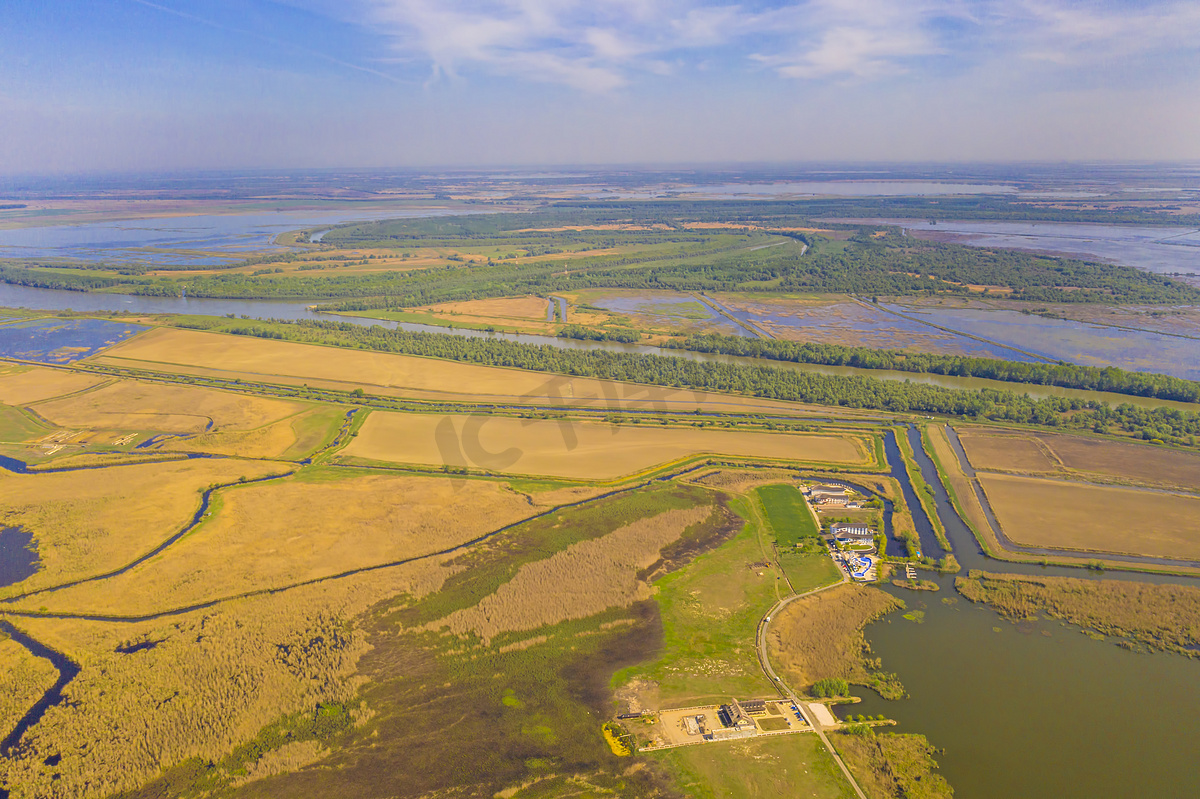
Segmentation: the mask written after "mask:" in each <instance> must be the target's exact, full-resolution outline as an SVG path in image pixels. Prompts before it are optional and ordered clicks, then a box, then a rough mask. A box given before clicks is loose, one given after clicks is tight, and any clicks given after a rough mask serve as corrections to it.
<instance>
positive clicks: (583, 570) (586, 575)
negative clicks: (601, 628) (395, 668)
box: [429, 505, 713, 644]
mask: <svg viewBox="0 0 1200 799" xmlns="http://www.w3.org/2000/svg"><path fill="white" fill-rule="evenodd" d="M712 511H713V508H712V506H711V505H704V506H700V507H695V508H688V509H686V510H670V511H666V512H665V513H660V514H658V515H657V516H652V517H649V518H645V519H639V520H637V521H636V522H633V523H632V524H629V525H626V526H624V527H621V528H619V529H617V530H614V531H613V532H611V533H609V534H608V535H606V536H602V537H601V538H596V539H592V540H588V541H580V542H578V543H575V544H572V545H571V546H569V547H567V548H566V549H564V550H562V551H561V552H556V553H555V554H554V555H552V556H550V557H549V558H546V559H545V560H539V561H534V562H532V563H526V564H525V565H523V566H521V567H520V568H519V569H518V570H517V573H516V575H514V576H513V578H512V579H511V580H509V581H508V582H507V583H504V584H503V585H501V586H500V587H499V588H498V589H497V590H496V592H495V593H493V594H490V595H488V596H486V597H484V598H483V599H482V600H480V602H479V604H478V605H476V606H474V607H471V608H466V609H463V610H459V611H455V612H454V613H452V614H451V615H450V616H448V617H446V618H445V619H442V620H440V621H437V622H433V623H431V624H430V625H429V627H430V628H432V629H437V628H440V627H442V626H445V627H449V629H450V631H451V632H452V633H455V634H457V635H465V634H467V633H474V634H475V635H478V636H479V637H480V638H482V639H483V642H484V644H488V643H490V641H491V639H492V638H494V637H495V636H496V635H498V634H500V633H502V632H517V631H525V630H536V629H537V628H539V627H544V626H547V625H551V624H557V623H558V622H561V621H568V620H571V619H583V618H587V617H588V616H592V615H595V614H597V613H599V612H601V611H602V610H606V609H608V608H610V607H628V606H629V605H631V604H633V603H634V602H637V601H640V600H644V599H649V598H650V584H649V583H647V582H646V581H645V580H641V579H639V578H638V572H640V571H642V570H643V569H645V568H647V567H648V566H651V565H652V564H654V563H655V562H656V561H657V560H658V559H659V553H660V551H661V550H662V548H663V547H665V546H666V545H667V544H670V543H671V542H673V541H675V540H677V539H678V538H679V536H681V535H682V534H683V531H684V530H686V529H687V528H688V527H689V526H690V525H693V524H696V523H698V522H701V521H703V520H704V519H706V518H708V516H709V515H710V514H711V513H712Z"/></svg>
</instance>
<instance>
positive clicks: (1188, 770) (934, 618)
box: [846, 431, 1200, 799]
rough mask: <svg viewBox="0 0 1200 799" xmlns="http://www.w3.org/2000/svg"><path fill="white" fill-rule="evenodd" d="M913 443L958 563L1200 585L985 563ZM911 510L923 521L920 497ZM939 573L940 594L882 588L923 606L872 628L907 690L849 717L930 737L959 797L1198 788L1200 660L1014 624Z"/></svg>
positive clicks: (1049, 797)
mask: <svg viewBox="0 0 1200 799" xmlns="http://www.w3.org/2000/svg"><path fill="white" fill-rule="evenodd" d="M910 441H911V442H912V443H914V445H915V447H916V460H917V463H918V466H919V467H920V468H921V471H922V472H923V473H924V475H925V479H926V481H927V482H929V483H930V484H931V485H932V486H933V488H934V495H935V497H936V504H937V507H938V515H939V516H940V517H941V518H942V521H943V523H944V524H945V526H946V532H947V535H948V537H949V539H950V543H951V545H952V546H953V548H954V550H955V554H956V555H957V557H958V559H959V562H960V563H962V564H963V566H964V568H965V569H987V570H989V571H992V572H999V573H1003V572H1006V571H1007V572H1021V573H1035V574H1036V573H1043V574H1053V575H1062V576H1071V577H1080V578H1085V579H1124V580H1140V581H1145V582H1156V583H1157V582H1184V583H1187V584H1192V585H1195V584H1196V581H1195V580H1191V581H1189V580H1187V579H1186V578H1171V577H1164V576H1159V575H1142V574H1130V573H1125V574H1122V573H1117V572H1113V573H1110V574H1104V575H1101V574H1097V573H1095V572H1088V571H1086V570H1082V569H1067V568H1054V567H1050V568H1043V567H1040V566H1035V565H1029V564H1006V563H1003V562H1000V561H994V560H991V559H989V558H987V557H985V556H984V555H983V554H982V553H981V552H980V550H979V547H978V545H977V544H976V543H975V541H974V539H973V538H972V537H971V534H970V533H969V532H968V531H967V529H966V527H965V526H964V525H963V523H962V521H961V520H960V519H959V518H958V517H957V515H955V514H954V511H953V509H952V508H950V506H949V503H948V501H947V498H946V496H945V491H944V490H943V488H942V486H941V484H940V483H939V482H938V479H937V474H936V472H934V471H933V465H932V463H931V462H930V461H929V459H928V457H926V456H925V454H924V452H922V451H921V449H920V440H919V439H916V438H915V436H914V435H913V434H912V432H911V431H910ZM914 516H916V517H918V524H920V523H921V522H923V521H924V519H923V517H924V514H923V513H922V512H921V511H920V510H919V508H918V509H917V510H916V512H915V513H914ZM923 576H926V575H923ZM937 582H938V583H939V585H941V589H942V590H941V591H939V592H937V593H930V592H913V591H908V590H905V589H897V588H891V587H889V588H888V589H886V590H888V591H889V592H890V593H892V594H894V595H895V596H898V597H900V598H901V599H903V600H904V601H905V602H906V603H907V604H908V607H909V609H913V610H922V611H924V614H925V615H924V619H923V622H922V623H920V624H918V623H915V622H912V621H908V620H906V619H904V618H902V614H901V613H892V614H890V615H889V616H887V617H886V618H884V619H883V620H881V621H879V622H876V623H875V624H872V625H870V626H868V627H867V629H866V638H867V642H868V643H869V644H870V645H871V648H872V650H874V654H875V656H877V657H879V658H881V659H882V661H883V669H884V671H892V672H895V673H896V674H898V675H899V677H900V680H901V682H903V683H904V686H905V688H907V689H908V692H909V694H910V698H908V699H903V700H900V701H896V702H889V701H886V700H884V699H881V698H879V697H878V696H876V695H874V694H870V693H869V692H866V695H864V696H863V700H864V701H863V702H862V704H859V705H855V706H854V707H853V709H852V710H853V713H854V714H855V715H857V714H859V713H864V714H867V715H876V714H880V713H882V714H884V715H886V716H888V717H889V718H893V719H896V720H897V721H898V722H900V724H899V726H898V727H897V728H895V729H896V731H899V732H919V733H923V734H924V735H926V736H927V737H928V738H929V741H930V743H932V744H933V745H934V746H936V747H939V748H941V749H943V750H944V752H943V753H942V754H941V755H940V756H938V757H937V760H938V762H939V763H940V764H941V767H942V774H943V775H944V776H945V777H946V779H948V780H949V781H950V784H951V785H953V786H954V788H955V792H956V794H955V795H956V796H958V797H960V799H993V798H994V799H1015V798H1016V797H1021V798H1022V799H1026V798H1028V799H1043V798H1044V799H1068V798H1072V797H1089V798H1090V797H1122V798H1124V797H1155V798H1156V799H1157V798H1158V797H1172V798H1173V797H1191V796H1200V756H1198V754H1197V753H1198V752H1200V659H1193V658H1187V657H1184V656H1182V655H1174V654H1153V655H1150V654H1137V653H1134V652H1130V651H1128V650H1125V649H1122V648H1121V647H1119V646H1117V644H1116V643H1115V642H1113V641H1108V640H1104V641H1097V640H1094V639H1091V638H1089V637H1087V636H1086V635H1084V634H1083V633H1082V632H1080V630H1079V629H1078V628H1076V627H1072V626H1068V625H1064V624H1061V623H1059V622H1057V621H1054V620H1052V619H1041V620H1039V621H1037V622H1034V623H1021V624H1012V623H1010V622H1008V621H1005V620H1003V619H1001V618H1000V617H999V615H998V614H996V613H995V612H994V611H993V610H991V609H990V608H988V607H986V606H983V605H975V604H973V603H971V602H969V601H968V600H966V599H964V598H963V597H961V596H959V595H958V593H957V592H956V591H955V590H954V580H953V578H951V577H943V578H939V579H938V580H937ZM943 600H951V601H950V602H944V601H943ZM864 691H865V689H864ZM846 710H847V711H848V712H849V711H850V710H851V708H846Z"/></svg>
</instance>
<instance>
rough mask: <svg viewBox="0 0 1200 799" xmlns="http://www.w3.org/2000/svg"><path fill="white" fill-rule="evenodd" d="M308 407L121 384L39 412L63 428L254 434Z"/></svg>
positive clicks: (209, 391)
mask: <svg viewBox="0 0 1200 799" xmlns="http://www.w3.org/2000/svg"><path fill="white" fill-rule="evenodd" d="M304 408H305V406H304V405H300V404H297V403H294V402H286V401H284V400H277V399H267V398H264V397H254V396H248V395H245V394H236V393H232V392H228V391H217V390H215V389H209V388H197V387H194V386H180V385H165V384H162V383H147V382H143V381H140V380H121V381H118V382H116V383H114V384H112V385H108V386H104V387H103V388H99V389H96V390H95V391H89V392H87V393H84V394H78V395H76V396H73V397H68V398H65V399H60V400H52V401H50V402H43V403H41V404H39V405H38V406H37V412H38V413H39V414H41V415H42V416H44V417H45V418H47V419H49V420H50V421H52V422H54V423H55V424H58V425H61V426H63V427H105V428H112V429H118V430H155V431H163V432H171V433H196V432H200V431H203V430H204V429H205V428H206V427H208V425H209V424H210V423H211V424H212V429H213V430H215V431H219V430H225V429H232V430H241V431H245V430H253V429H255V428H258V427H262V426H264V425H267V424H270V423H272V422H276V421H279V420H280V419H283V418H285V417H287V416H291V415H293V414H296V413H299V412H300V411H302V410H304Z"/></svg>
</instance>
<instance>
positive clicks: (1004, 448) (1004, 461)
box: [958, 429, 1059, 472]
mask: <svg viewBox="0 0 1200 799" xmlns="http://www.w3.org/2000/svg"><path fill="white" fill-rule="evenodd" d="M958 437H959V439H960V440H961V441H962V445H963V449H964V450H966V453H967V458H968V459H969V460H970V461H971V465H972V466H974V467H975V468H976V469H999V470H1001V471H1012V472H1052V471H1055V470H1056V469H1057V468H1058V467H1059V464H1058V462H1057V461H1056V460H1055V459H1054V458H1053V457H1052V456H1051V455H1050V454H1049V451H1048V450H1047V448H1046V447H1045V445H1044V444H1042V442H1041V441H1039V440H1038V439H1037V438H1035V437H1033V436H1024V435H1019V434H1004V433H999V434H992V433H982V432H979V431H976V430H969V429H967V430H964V429H960V430H958Z"/></svg>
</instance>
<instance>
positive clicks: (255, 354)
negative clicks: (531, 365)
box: [95, 328, 829, 415]
mask: <svg viewBox="0 0 1200 799" xmlns="http://www.w3.org/2000/svg"><path fill="white" fill-rule="evenodd" d="M95 362H96V363H100V364H106V365H110V366H118V367H121V368H132V369H145V370H151V371H164V372H171V373H175V374H186V375H207V376H216V377H221V378H224V379H238V380H242V381H243V382H246V383H255V382H267V383H275V384H283V385H309V386H313V387H317V388H328V389H333V390H338V391H353V390H354V389H356V388H361V389H363V390H364V391H367V392H369V393H373V394H379V395H383V396H403V397H414V398H421V399H437V400H453V401H471V402H493V401H494V402H503V403H513V402H516V403H539V404H545V403H546V402H547V401H549V402H550V403H552V404H562V405H579V406H581V407H588V408H595V409H599V410H606V409H609V408H610V402H611V403H619V407H620V408H625V409H629V410H649V411H656V410H669V409H682V410H688V411H692V410H695V409H696V408H704V409H707V410H713V411H720V410H727V411H739V412H747V413H749V412H756V411H759V410H762V411H766V410H773V411H777V412H782V413H792V414H797V415H801V414H804V413H808V412H814V413H821V414H828V413H829V409H828V408H820V407H818V406H805V405H798V404H795V403H787V402H777V401H773V400H763V399H756V398H753V397H736V396H730V395H721V394H703V393H698V392H694V391H690V390H686V391H685V390H679V389H670V388H660V387H657V386H646V385H635V384H630V383H611V382H602V381H598V380H592V379H590V378H575V377H564V376H561V375H552V374H546V373H542V372H528V371H523V370H520V369H504V368H499V367H491V366H477V365H475V364H466V363H456V362H453V361H441V360H436V359H433V358H418V357H415V356H410V355H391V354H388V353H383V352H368V351H364V350H354V349H342V348H337V347H325V346H318V345H315V344H296V343H293V342H286V341H271V340H268V339H261V338H255V337H251V336H234V335H222V334H219V333H204V332H200V331H195V330H182V329H171V328H159V329H155V330H151V331H149V332H148V333H146V334H144V335H141V336H138V337H137V338H136V339H133V340H131V341H128V342H125V343H124V344H122V345H119V346H117V347H113V348H112V349H109V350H106V351H105V352H104V353H103V354H102V355H99V356H96V358H95ZM614 391H615V392H616V393H615V394H614V393H613V392H614ZM610 398H611V400H610Z"/></svg>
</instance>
